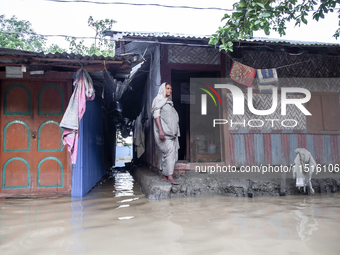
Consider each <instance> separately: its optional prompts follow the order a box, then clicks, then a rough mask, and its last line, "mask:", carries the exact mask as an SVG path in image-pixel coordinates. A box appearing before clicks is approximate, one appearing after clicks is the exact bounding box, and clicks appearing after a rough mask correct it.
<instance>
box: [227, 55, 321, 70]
mask: <svg viewBox="0 0 340 255" xmlns="http://www.w3.org/2000/svg"><path fill="white" fill-rule="evenodd" d="M227 56H228V58H230V59H231V60H233V61H236V62H239V61H237V60H235V59H233V58H232V57H230V56H229V54H227ZM323 57H324V56H321V57H318V58H315V59H308V60H304V61H300V62H297V63H293V64H289V65H284V66H279V67H273V68H275V69H281V68H284V67H289V66H294V65H299V64H302V63H306V62H309V61H313V60H318V59H320V58H323Z"/></svg>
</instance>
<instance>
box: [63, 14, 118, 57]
mask: <svg viewBox="0 0 340 255" xmlns="http://www.w3.org/2000/svg"><path fill="white" fill-rule="evenodd" d="M114 23H116V21H115V20H113V19H105V20H97V21H95V20H93V17H92V16H90V17H89V19H88V21H87V24H88V26H89V27H91V28H92V29H93V30H94V31H95V39H94V42H93V43H92V45H91V46H90V47H87V46H85V45H84V40H80V41H77V39H76V38H75V37H67V38H66V40H67V41H68V42H69V43H70V46H69V47H70V50H71V51H72V52H73V53H75V54H81V55H90V56H92V55H98V56H99V55H103V56H104V57H108V56H111V57H112V56H114V54H115V45H114V44H113V43H110V42H109V41H108V40H107V39H106V38H105V37H104V36H103V32H104V31H105V30H111V28H112V25H113V24H114Z"/></svg>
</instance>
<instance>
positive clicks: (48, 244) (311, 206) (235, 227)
mask: <svg viewBox="0 0 340 255" xmlns="http://www.w3.org/2000/svg"><path fill="white" fill-rule="evenodd" d="M0 206H1V207H0V254H148V255H150V254H275V255H276V254H340V194H339V193H336V194H327V195H314V196H302V195H301V196H300V195H299V196H287V197H255V198H235V197H224V196H218V195H215V196H213V195H211V196H203V197H202V196H200V197H191V198H176V199H168V200H162V201H149V200H148V199H146V198H145V197H144V196H143V194H142V193H141V192H140V191H139V187H138V185H136V184H134V182H133V180H132V178H131V176H130V175H129V174H128V173H124V172H121V173H117V175H116V182H114V180H113V179H109V180H107V181H106V182H105V183H103V184H102V185H100V186H98V187H95V188H94V189H93V190H92V191H91V192H90V193H89V194H88V195H87V196H86V197H84V198H70V197H60V198H50V199H0Z"/></svg>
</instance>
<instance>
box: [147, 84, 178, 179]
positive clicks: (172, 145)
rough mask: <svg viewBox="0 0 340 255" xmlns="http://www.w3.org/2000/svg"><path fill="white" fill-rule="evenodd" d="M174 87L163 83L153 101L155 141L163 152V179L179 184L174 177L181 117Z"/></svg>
mask: <svg viewBox="0 0 340 255" xmlns="http://www.w3.org/2000/svg"><path fill="white" fill-rule="evenodd" d="M171 99H172V87H171V85H170V84H167V83H163V84H162V85H161V86H160V88H159V91H158V95H157V96H156V97H155V98H154V100H153V102H152V114H153V118H154V120H155V121H154V134H155V141H156V144H157V146H158V148H159V149H160V151H161V152H162V165H161V168H162V169H161V170H162V181H165V180H168V181H169V182H170V183H171V184H178V182H176V181H175V180H174V178H173V177H172V175H173V173H174V169H175V163H176V161H177V160H178V149H179V142H178V137H179V136H180V133H179V124H178V122H179V118H178V114H177V112H176V110H175V108H174V103H173V102H172V100H171Z"/></svg>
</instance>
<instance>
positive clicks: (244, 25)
mask: <svg viewBox="0 0 340 255" xmlns="http://www.w3.org/2000/svg"><path fill="white" fill-rule="evenodd" d="M339 3H340V0H322V1H321V2H320V1H315V0H300V1H298V0H280V1H276V0H239V2H236V3H235V4H234V5H233V9H234V10H235V11H234V12H233V13H232V14H231V15H229V14H227V13H226V14H225V15H224V17H223V18H222V21H223V20H225V21H226V23H225V25H224V26H223V27H219V29H218V30H217V31H216V33H215V34H213V35H212V36H211V38H210V41H209V44H212V45H215V46H217V45H219V48H220V50H225V51H227V52H228V51H233V42H235V41H239V40H240V39H241V40H242V39H251V38H253V33H254V32H255V31H260V30H262V31H264V32H265V34H266V35H269V34H270V31H271V30H274V31H276V32H278V33H279V34H280V36H282V35H285V34H286V28H287V27H286V23H287V22H289V21H295V26H300V25H301V24H302V23H304V24H307V19H306V17H307V16H308V15H309V14H310V13H312V16H313V19H315V20H316V21H319V19H320V18H324V17H325V14H327V13H329V12H334V11H336V10H337V11H338V13H339V15H338V17H339V19H340V10H339V9H338V8H337V6H338V4H339ZM339 25H340V21H339ZM339 35H340V29H337V30H336V31H335V33H334V35H333V36H334V37H335V38H336V39H337V38H338V37H339Z"/></svg>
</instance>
